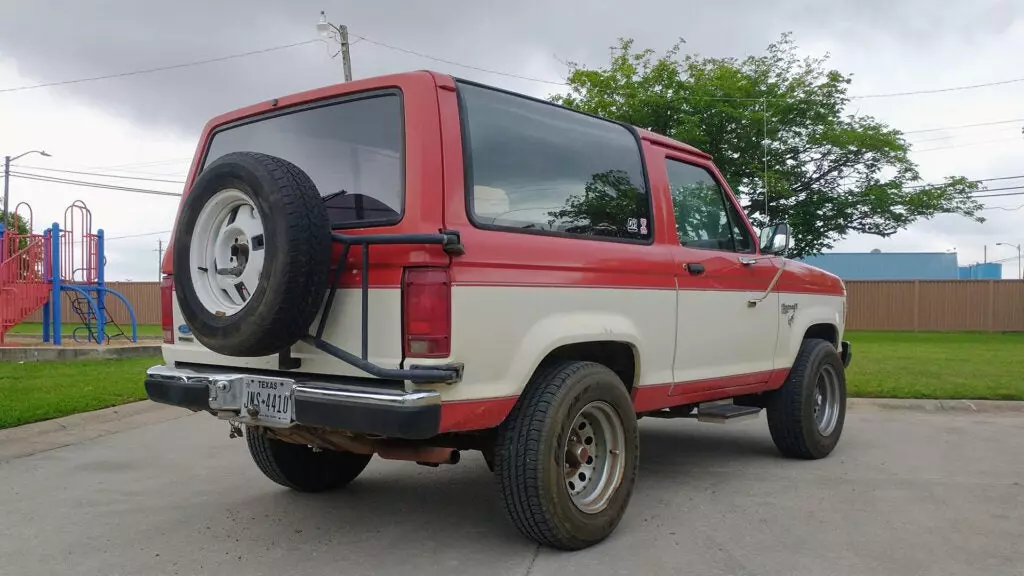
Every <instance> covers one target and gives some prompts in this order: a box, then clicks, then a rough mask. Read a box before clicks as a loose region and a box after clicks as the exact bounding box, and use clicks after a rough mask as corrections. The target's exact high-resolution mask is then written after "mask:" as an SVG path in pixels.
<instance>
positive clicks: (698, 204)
mask: <svg viewBox="0 0 1024 576" xmlns="http://www.w3.org/2000/svg"><path fill="white" fill-rule="evenodd" d="M665 163H666V166H667V169H668V182H669V188H670V190H671V195H672V207H673V209H674V211H675V216H676V233H677V234H678V236H679V243H680V244H681V245H683V246H689V247H691V248H703V249H707V250H729V251H732V252H749V251H751V250H752V247H753V243H752V242H751V239H750V233H749V232H748V231H747V229H746V228H745V227H744V226H743V225H742V222H743V221H742V220H741V219H740V215H739V213H738V212H737V211H736V208H735V206H733V204H732V203H731V202H727V201H726V197H725V191H724V190H723V189H722V187H721V186H719V185H718V182H716V181H715V179H714V177H712V175H711V173H710V172H708V171H707V170H705V169H704V168H701V167H699V166H694V165H693V164H687V163H685V162H680V161H678V160H673V159H671V158H666V159H665Z"/></svg>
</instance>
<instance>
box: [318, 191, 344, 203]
mask: <svg viewBox="0 0 1024 576" xmlns="http://www.w3.org/2000/svg"><path fill="white" fill-rule="evenodd" d="M345 194H348V190H345V189H344V188H342V189H341V190H338V191H337V192H331V193H330V194H328V195H326V196H324V197H323V198H320V201H321V202H327V201H328V200H330V199H331V198H337V197H338V196H344V195H345Z"/></svg>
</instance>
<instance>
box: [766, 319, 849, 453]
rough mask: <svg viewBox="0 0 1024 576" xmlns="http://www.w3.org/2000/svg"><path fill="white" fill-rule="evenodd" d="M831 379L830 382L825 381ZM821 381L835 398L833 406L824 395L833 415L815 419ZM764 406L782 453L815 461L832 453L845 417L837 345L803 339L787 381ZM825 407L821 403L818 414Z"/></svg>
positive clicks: (773, 439)
mask: <svg viewBox="0 0 1024 576" xmlns="http://www.w3.org/2000/svg"><path fill="white" fill-rule="evenodd" d="M828 380H831V384H830V385H826V384H824V382H827V381H828ZM819 382H822V383H823V385H824V386H826V387H827V388H828V389H829V392H828V393H827V394H832V396H831V398H834V399H835V402H834V405H833V404H832V403H831V402H829V398H828V397H826V398H823V402H824V403H825V404H828V406H830V408H829V409H831V410H833V411H834V412H830V413H829V414H833V415H834V416H832V417H831V418H830V417H828V416H825V417H823V419H822V420H818V419H817V418H816V411H815V404H816V396H817V393H816V391H817V390H818V384H819ZM827 394H826V396H827ZM765 407H766V408H767V415H768V429H769V431H770V432H771V435H772V441H773V442H775V447H776V448H777V449H778V450H779V452H781V453H782V455H783V456H786V457H789V458H802V459H806V460H815V459H819V458H824V457H826V456H828V455H829V454H831V453H832V450H834V449H835V447H836V444H837V443H838V442H839V437H840V436H841V435H842V433H843V425H844V423H845V420H846V373H845V371H844V369H843V362H842V360H840V358H839V353H838V352H837V351H836V348H835V346H834V345H832V343H831V342H828V341H826V340H821V339H817V338H808V339H806V340H804V341H803V343H802V344H801V345H800V351H799V352H798V353H797V356H796V361H795V362H794V363H793V367H792V369H790V372H789V376H788V377H787V378H786V381H785V383H783V385H782V387H781V388H779V389H778V390H775V391H773V392H771V393H769V394H768V398H767V402H766V406H765ZM825 409H826V408H825V406H822V407H821V408H819V410H818V412H817V413H819V414H820V413H822V412H823V411H825ZM819 422H821V423H822V424H823V425H824V428H822V427H821V426H819ZM829 422H831V424H830V425H825V424H828V423H829Z"/></svg>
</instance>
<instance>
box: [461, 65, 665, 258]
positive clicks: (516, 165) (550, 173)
mask: <svg viewBox="0 0 1024 576" xmlns="http://www.w3.org/2000/svg"><path fill="white" fill-rule="evenodd" d="M458 89H459V95H460V99H461V104H462V115H463V117H462V122H463V135H464V145H465V146H466V149H467V150H468V152H467V153H466V165H467V170H466V175H467V187H468V192H467V194H468V204H469V211H470V216H471V219H472V220H473V222H474V223H475V224H476V225H477V226H483V227H485V228H486V227H496V228H504V229H516V230H522V231H535V232H536V231H540V232H550V233H561V234H572V235H578V236H587V237H607V238H617V239H626V240H641V241H647V240H649V239H650V238H651V237H652V229H651V218H650V201H649V198H648V194H647V187H646V183H645V179H644V172H643V162H642V160H641V157H640V146H639V143H638V142H637V140H636V138H635V136H634V135H633V134H632V133H631V132H630V131H629V130H628V129H626V128H625V127H623V126H621V125H619V124H616V123H614V122H610V121H607V120H602V119H599V118H594V117H591V116H587V115H585V114H581V113H578V112H573V111H571V110H568V109H566V108H562V107H559V106H554V105H550V104H546V103H544V102H538V101H535V100H531V99H528V98H524V97H521V96H516V95H513V94H508V93H505V92H501V91H498V90H493V89H489V88H483V87H480V86H476V85H473V84H467V83H461V82H460V83H459V87H458Z"/></svg>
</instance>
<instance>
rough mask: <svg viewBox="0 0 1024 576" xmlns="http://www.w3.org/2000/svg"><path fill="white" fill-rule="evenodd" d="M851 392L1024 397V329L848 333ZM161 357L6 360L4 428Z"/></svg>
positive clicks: (1, 382)
mask: <svg viewBox="0 0 1024 576" xmlns="http://www.w3.org/2000/svg"><path fill="white" fill-rule="evenodd" d="M847 339H848V340H850V342H852V343H853V352H854V356H853V363H852V364H851V365H850V368H849V372H848V376H847V383H848V386H849V393H850V395H851V396H861V397H878V398H937V399H956V398H967V399H978V400H981V399H988V400H1024V334H978V333H912V332H850V333H848V334H847ZM158 362H159V359H158V358H155V357H154V358H131V359H124V360H82V361H74V362H26V363H23V364H17V363H9V362H8V363H0V428H8V427H11V426H18V425H21V424H27V423H29V422H37V421H40V420H47V419H50V418H58V417H60V416H67V415H69V414H75V413H79V412H86V411H89V410H97V409H100V408H106V407H109V406H116V405H118V404H124V403H126V402H132V401H135V400H142V399H145V397H146V392H145V389H144V387H143V383H142V381H143V377H144V374H145V371H146V368H148V367H150V366H152V365H153V364H156V363H158Z"/></svg>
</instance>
